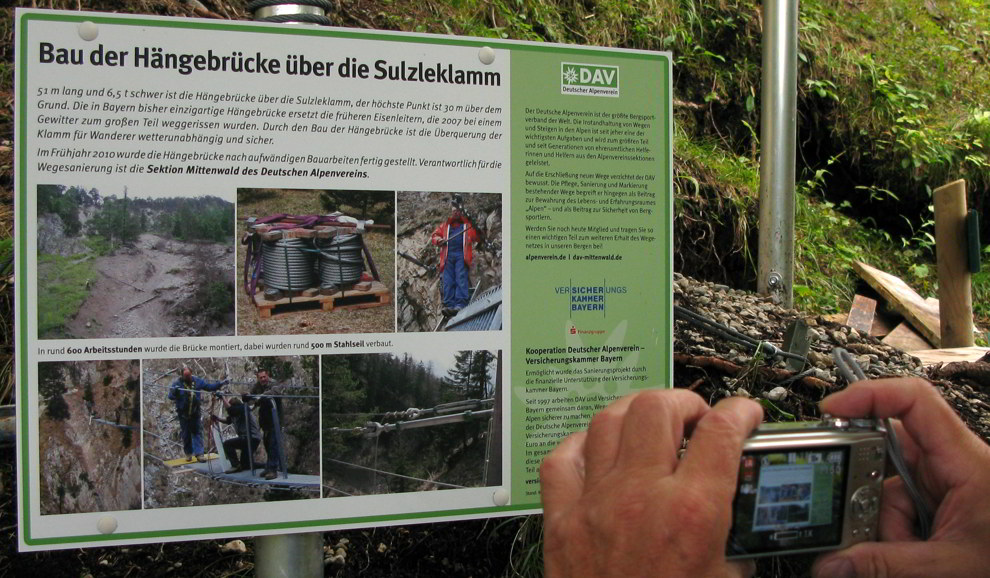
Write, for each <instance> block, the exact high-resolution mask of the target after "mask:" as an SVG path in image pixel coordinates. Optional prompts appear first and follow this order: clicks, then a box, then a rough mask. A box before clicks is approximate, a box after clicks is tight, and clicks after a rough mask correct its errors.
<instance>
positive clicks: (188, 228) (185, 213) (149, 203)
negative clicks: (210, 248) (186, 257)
mask: <svg viewBox="0 0 990 578" xmlns="http://www.w3.org/2000/svg"><path fill="white" fill-rule="evenodd" d="M142 207H146V208H147V209H150V210H153V211H156V212H160V214H159V216H158V217H157V218H156V220H155V222H154V224H153V225H150V227H151V230H152V231H153V232H154V233H157V234H158V235H161V236H164V237H171V238H173V239H178V240H180V241H210V242H224V241H229V240H230V239H231V238H233V236H234V205H233V204H232V203H228V202H227V201H224V200H222V199H219V198H217V197H210V196H206V197H197V198H194V199H190V198H181V197H180V198H167V199H153V200H145V201H143V202H142Z"/></svg>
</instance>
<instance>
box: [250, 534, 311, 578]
mask: <svg viewBox="0 0 990 578" xmlns="http://www.w3.org/2000/svg"><path fill="white" fill-rule="evenodd" d="M254 572H255V576H257V577H258V578H315V577H318V576H323V534H321V533H320V532H309V533H305V534H279V535H274V536H258V537H257V538H255V539H254Z"/></svg>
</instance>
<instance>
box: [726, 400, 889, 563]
mask: <svg viewBox="0 0 990 578" xmlns="http://www.w3.org/2000/svg"><path fill="white" fill-rule="evenodd" d="M886 438H887V436H886V429H885V428H884V426H883V422H882V421H880V420H874V419H851V420H850V419H841V418H833V417H830V416H826V417H825V418H823V419H822V420H821V421H817V422H797V423H777V424H763V425H761V426H760V427H759V428H758V429H757V430H756V431H754V432H753V433H752V434H751V435H750V437H749V438H747V439H746V442H745V443H744V445H743V455H742V458H741V460H740V463H739V480H738V482H737V485H736V497H735V499H734V500H733V504H732V518H733V520H732V529H731V530H730V533H729V541H728V543H727V545H726V556H727V557H728V558H730V559H738V558H754V557H759V556H779V555H783V554H797V553H805V552H818V551H823V550H835V549H840V548H846V547H848V546H851V545H853V544H856V543H858V542H864V541H868V540H876V539H877V528H878V524H879V520H880V499H881V495H882V490H883V480H884V466H885V464H886V457H887V450H886V441H887V440H886Z"/></svg>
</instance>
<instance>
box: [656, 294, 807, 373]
mask: <svg viewBox="0 0 990 578" xmlns="http://www.w3.org/2000/svg"><path fill="white" fill-rule="evenodd" d="M674 318H675V319H679V320H681V321H684V322H685V323H689V324H691V325H694V326H695V327H697V328H699V329H702V330H704V331H708V332H709V333H714V334H715V335H718V336H719V337H722V338H723V339H725V340H727V341H731V342H733V343H735V344H737V345H742V346H743V347H746V348H748V349H749V350H750V351H753V352H760V353H762V354H763V355H766V356H767V357H781V358H784V359H796V360H798V361H801V362H802V363H805V364H807V363H808V358H806V357H804V356H802V355H797V354H794V353H791V352H789V351H784V350H782V349H780V348H779V347H777V346H775V345H774V344H772V343H768V342H766V341H758V340H756V339H753V338H752V337H750V336H748V335H744V334H742V333H740V332H738V331H736V330H735V329H732V328H730V327H726V326H725V325H722V324H721V323H718V322H716V321H713V320H711V319H709V318H707V317H705V316H704V315H701V314H699V313H695V312H694V311H691V310H690V309H686V308H684V307H681V306H680V305H674Z"/></svg>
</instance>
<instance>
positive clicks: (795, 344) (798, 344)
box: [784, 319, 811, 373]
mask: <svg viewBox="0 0 990 578" xmlns="http://www.w3.org/2000/svg"><path fill="white" fill-rule="evenodd" d="M810 349H811V340H810V339H809V338H808V324H807V323H805V322H804V320H803V319H795V320H794V321H792V322H791V324H790V325H788V326H787V329H786V330H785V331H784V351H786V352H788V353H793V354H794V355H800V356H801V357H804V358H807V357H808V351H809V350H810ZM784 365H785V366H786V367H787V369H788V370H790V371H793V372H795V373H797V372H799V371H801V370H803V369H804V360H802V359H794V358H792V357H788V358H787V360H786V361H784Z"/></svg>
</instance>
